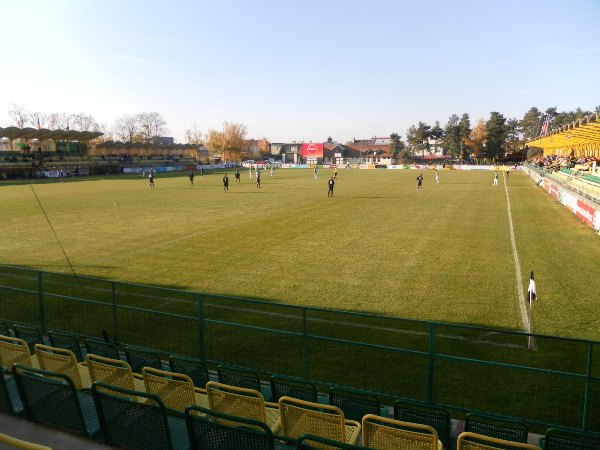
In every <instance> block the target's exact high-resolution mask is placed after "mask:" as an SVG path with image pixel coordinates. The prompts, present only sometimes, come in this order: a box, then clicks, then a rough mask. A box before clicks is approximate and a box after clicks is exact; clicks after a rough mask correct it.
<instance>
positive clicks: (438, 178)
mask: <svg viewBox="0 0 600 450" xmlns="http://www.w3.org/2000/svg"><path fill="white" fill-rule="evenodd" d="M434 170H435V184H440V173H439V172H438V170H437V169H434Z"/></svg>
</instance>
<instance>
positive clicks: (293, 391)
mask: <svg viewBox="0 0 600 450" xmlns="http://www.w3.org/2000/svg"><path fill="white" fill-rule="evenodd" d="M285 396H287V397H294V398H297V399H300V400H306V401H307V402H313V403H316V402H317V401H318V394H317V386H315V384H314V383H309V382H306V381H304V380H301V379H298V378H292V377H283V376H275V375H273V376H271V400H270V401H272V402H274V403H277V402H278V401H279V399H280V398H281V397H285Z"/></svg>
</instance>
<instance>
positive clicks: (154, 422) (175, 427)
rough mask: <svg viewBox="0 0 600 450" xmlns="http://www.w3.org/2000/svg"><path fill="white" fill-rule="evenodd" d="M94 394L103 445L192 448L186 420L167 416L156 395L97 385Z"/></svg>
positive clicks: (182, 449)
mask: <svg viewBox="0 0 600 450" xmlns="http://www.w3.org/2000/svg"><path fill="white" fill-rule="evenodd" d="M92 395H93V398H94V403H95V405H96V410H97V411H98V418H99V421H100V429H101V431H102V437H103V441H104V443H106V444H115V445H121V446H123V447H127V448H134V449H140V450H142V449H165V450H179V449H181V450H184V449H187V448H189V440H188V435H187V429H186V425H185V421H184V419H183V418H181V417H176V416H173V415H167V412H166V408H165V406H164V404H163V403H162V401H161V400H160V398H158V397H157V396H155V395H153V394H149V393H147V392H139V391H134V390H129V389H123V388H119V387H116V386H111V385H107V384H104V383H95V384H94V386H93V387H92ZM138 398H139V399H141V401H138V400H137V399H138Z"/></svg>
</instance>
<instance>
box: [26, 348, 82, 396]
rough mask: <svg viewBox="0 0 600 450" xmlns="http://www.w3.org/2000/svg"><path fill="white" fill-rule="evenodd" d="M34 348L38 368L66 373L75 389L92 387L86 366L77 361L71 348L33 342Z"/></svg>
mask: <svg viewBox="0 0 600 450" xmlns="http://www.w3.org/2000/svg"><path fill="white" fill-rule="evenodd" d="M34 348H35V356H36V357H37V360H38V364H39V366H40V369H44V370H49V371H51V372H60V373H63V374H65V375H67V376H68V377H69V378H71V380H72V381H73V384H74V385H75V388H76V389H83V388H90V387H92V380H91V379H90V372H89V371H88V368H87V366H86V365H85V364H82V363H78V362H77V357H76V356H75V354H74V353H73V352H72V351H71V350H68V349H66V348H58V347H50V346H48V345H42V344H35V347H34Z"/></svg>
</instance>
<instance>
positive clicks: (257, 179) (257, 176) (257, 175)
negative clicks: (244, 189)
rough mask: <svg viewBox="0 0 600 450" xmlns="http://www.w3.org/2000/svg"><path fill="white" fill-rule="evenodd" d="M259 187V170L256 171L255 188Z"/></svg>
mask: <svg viewBox="0 0 600 450" xmlns="http://www.w3.org/2000/svg"><path fill="white" fill-rule="evenodd" d="M258 188H260V172H258V171H257V172H256V189H258Z"/></svg>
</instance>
